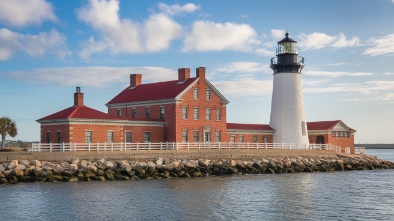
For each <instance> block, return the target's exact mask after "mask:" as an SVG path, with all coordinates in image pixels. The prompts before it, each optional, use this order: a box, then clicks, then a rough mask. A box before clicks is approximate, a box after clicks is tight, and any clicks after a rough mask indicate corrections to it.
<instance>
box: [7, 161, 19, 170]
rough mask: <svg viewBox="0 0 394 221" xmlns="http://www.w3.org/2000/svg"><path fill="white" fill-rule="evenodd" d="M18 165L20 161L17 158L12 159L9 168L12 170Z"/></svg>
mask: <svg viewBox="0 0 394 221" xmlns="http://www.w3.org/2000/svg"><path fill="white" fill-rule="evenodd" d="M16 166H18V161H17V160H12V161H11V162H10V163H9V164H8V169H9V170H12V169H14V168H15V167H16Z"/></svg>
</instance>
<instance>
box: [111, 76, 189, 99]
mask: <svg viewBox="0 0 394 221" xmlns="http://www.w3.org/2000/svg"><path fill="white" fill-rule="evenodd" d="M195 80H196V78H189V79H187V80H186V81H184V82H183V83H182V84H179V83H178V80H175V81H166V82H157V83H151V84H141V85H138V86H137V87H135V88H133V89H130V86H129V87H127V88H126V89H124V90H123V91H122V92H120V93H119V94H118V95H116V96H115V97H114V98H113V99H112V100H110V101H109V102H108V103H107V104H119V103H129V102H138V101H152V100H163V99H171V98H175V97H176V96H178V95H179V94H180V93H181V92H182V91H184V90H185V89H186V88H187V87H188V86H189V85H190V84H192V83H193V82H194V81H195Z"/></svg>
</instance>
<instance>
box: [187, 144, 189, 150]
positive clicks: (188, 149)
mask: <svg viewBox="0 0 394 221" xmlns="http://www.w3.org/2000/svg"><path fill="white" fill-rule="evenodd" d="M187 150H189V142H187Z"/></svg>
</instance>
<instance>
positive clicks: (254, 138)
mask: <svg viewBox="0 0 394 221" xmlns="http://www.w3.org/2000/svg"><path fill="white" fill-rule="evenodd" d="M257 141H258V136H257V135H254V136H253V142H254V143H257Z"/></svg>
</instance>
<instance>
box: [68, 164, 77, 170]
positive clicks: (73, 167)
mask: <svg viewBox="0 0 394 221" xmlns="http://www.w3.org/2000/svg"><path fill="white" fill-rule="evenodd" d="M69 168H70V170H72V171H77V170H78V165H77V164H73V163H72V164H70V166H69Z"/></svg>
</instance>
